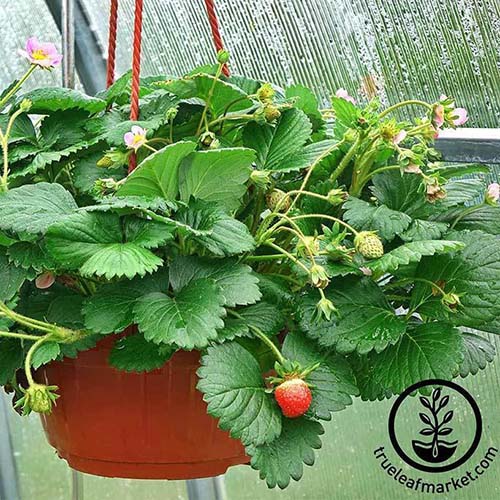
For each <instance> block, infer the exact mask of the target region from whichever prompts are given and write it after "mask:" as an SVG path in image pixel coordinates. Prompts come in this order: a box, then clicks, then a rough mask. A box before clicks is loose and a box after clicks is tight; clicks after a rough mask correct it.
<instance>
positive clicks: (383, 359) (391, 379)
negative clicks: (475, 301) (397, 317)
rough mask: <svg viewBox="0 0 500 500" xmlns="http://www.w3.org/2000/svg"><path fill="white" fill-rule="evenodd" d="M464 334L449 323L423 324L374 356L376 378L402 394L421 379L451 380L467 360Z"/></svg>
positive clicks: (411, 329) (384, 385)
mask: <svg viewBox="0 0 500 500" xmlns="http://www.w3.org/2000/svg"><path fill="white" fill-rule="evenodd" d="M462 353H463V340H462V336H461V334H460V331H459V330H457V329H456V328H453V326H452V325H450V324H449V323H444V322H434V323H423V324H421V325H418V326H416V327H412V328H408V329H407V330H406V332H405V334H404V335H403V336H402V337H401V339H400V341H399V342H398V343H397V344H395V345H393V346H389V347H388V348H387V349H386V350H385V351H383V352H382V353H380V354H371V355H370V356H371V362H372V363H373V364H374V377H375V378H376V380H377V381H379V382H380V383H381V385H382V386H383V387H386V388H387V389H390V390H392V391H393V392H394V393H396V394H399V393H400V392H402V391H404V390H405V389H406V388H407V387H409V386H410V385H412V384H415V383H416V382H419V381H421V380H427V379H431V378H438V379H444V380H450V379H452V378H453V377H455V376H457V375H458V372H459V367H460V364H461V363H462V361H463V354H462Z"/></svg>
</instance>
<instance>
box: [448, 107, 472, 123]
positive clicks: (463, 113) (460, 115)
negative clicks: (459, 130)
mask: <svg viewBox="0 0 500 500" xmlns="http://www.w3.org/2000/svg"><path fill="white" fill-rule="evenodd" d="M468 119H469V117H468V116H467V110H466V109H465V108H455V109H454V110H453V111H452V112H451V120H452V122H453V124H454V125H455V126H456V127H460V125H463V124H464V123H465V122H466V121H467V120H468Z"/></svg>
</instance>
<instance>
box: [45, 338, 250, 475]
mask: <svg viewBox="0 0 500 500" xmlns="http://www.w3.org/2000/svg"><path fill="white" fill-rule="evenodd" d="M114 340H115V339H112V338H106V339H104V340H102V341H101V342H99V343H98V345H97V347H95V348H94V349H91V350H89V351H86V352H82V353H80V355H79V356H78V358H77V359H68V358H66V359H64V360H63V361H61V362H54V363H51V364H50V365H48V366H46V367H45V368H44V369H42V370H40V376H41V377H40V379H44V380H50V383H51V384H55V385H57V386H58V387H59V391H58V392H59V394H60V395H61V397H60V398H59V399H58V402H57V406H56V407H55V408H54V410H53V412H52V414H50V415H44V416H42V423H43V427H44V429H45V433H46V435H47V438H48V441H49V443H50V444H51V445H52V446H53V447H54V448H55V449H56V450H57V453H58V455H59V456H60V457H61V458H64V459H65V460H67V462H68V464H69V465H70V466H71V467H72V468H73V469H76V470H78V471H81V472H86V473H88V474H94V475H98V476H107V477H122V478H134V479H193V478H200V477H210V476H216V475H219V474H223V473H224V472H225V471H226V470H227V468H228V467H230V466H231V465H237V464H244V463H248V457H247V456H246V455H245V451H244V448H243V446H242V445H241V443H240V442H239V441H237V440H235V439H232V438H230V437H229V434H228V433H227V432H225V431H222V430H220V429H219V428H218V427H217V420H216V419H214V418H212V417H210V416H209V415H207V405H206V403H205V402H204V401H203V399H202V394H201V393H200V392H199V391H198V390H197V389H196V383H197V380H198V379H197V376H196V370H197V369H198V366H199V353H198V352H194V351H193V352H185V351H179V352H177V353H176V354H174V355H173V357H172V358H171V359H170V361H169V362H168V363H166V364H165V365H164V366H163V367H162V368H160V369H157V370H154V371H152V372H149V373H126V372H122V371H118V370H116V369H114V368H112V367H111V366H109V363H108V357H109V353H110V350H111V347H112V345H113V341H114Z"/></svg>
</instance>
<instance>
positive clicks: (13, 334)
mask: <svg viewBox="0 0 500 500" xmlns="http://www.w3.org/2000/svg"><path fill="white" fill-rule="evenodd" d="M0 337H9V338H13V339H22V340H38V339H39V338H40V336H39V335H28V334H26V333H18V332H4V331H1V330H0Z"/></svg>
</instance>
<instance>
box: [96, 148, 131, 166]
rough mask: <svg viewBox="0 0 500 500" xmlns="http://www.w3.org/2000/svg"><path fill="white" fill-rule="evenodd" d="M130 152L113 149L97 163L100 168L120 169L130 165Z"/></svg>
mask: <svg viewBox="0 0 500 500" xmlns="http://www.w3.org/2000/svg"><path fill="white" fill-rule="evenodd" d="M129 155H130V152H129V151H127V152H124V151H120V150H119V149H112V150H110V151H107V152H106V154H105V155H104V156H103V157H102V158H101V159H100V160H98V161H97V164H96V165H97V166H98V167H99V168H120V167H124V166H125V165H127V163H128V159H129Z"/></svg>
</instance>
